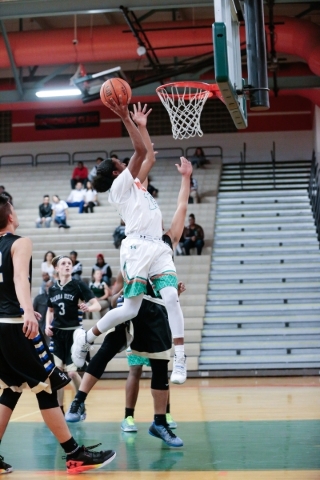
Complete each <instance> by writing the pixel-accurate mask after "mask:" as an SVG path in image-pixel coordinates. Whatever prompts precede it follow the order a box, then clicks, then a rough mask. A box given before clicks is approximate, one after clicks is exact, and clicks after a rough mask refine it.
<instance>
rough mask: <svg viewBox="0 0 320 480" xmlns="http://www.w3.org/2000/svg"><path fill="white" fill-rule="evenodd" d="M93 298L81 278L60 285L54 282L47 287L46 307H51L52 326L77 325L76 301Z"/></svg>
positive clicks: (67, 326)
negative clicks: (52, 313)
mask: <svg viewBox="0 0 320 480" xmlns="http://www.w3.org/2000/svg"><path fill="white" fill-rule="evenodd" d="M92 298H94V295H93V293H92V292H91V291H90V289H89V287H88V286H87V285H86V284H85V283H84V282H82V281H81V280H70V282H68V283H66V284H65V285H63V286H61V285H60V283H59V282H56V283H55V284H54V285H53V286H52V287H50V288H49V298H48V307H51V308H53V311H54V318H53V322H52V326H53V327H56V328H70V327H78V326H79V320H78V302H79V300H84V301H85V302H89V300H91V299H92Z"/></svg>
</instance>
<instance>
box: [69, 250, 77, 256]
mask: <svg viewBox="0 0 320 480" xmlns="http://www.w3.org/2000/svg"><path fill="white" fill-rule="evenodd" d="M70 255H75V256H76V257H77V256H78V252H76V251H75V250H71V252H70Z"/></svg>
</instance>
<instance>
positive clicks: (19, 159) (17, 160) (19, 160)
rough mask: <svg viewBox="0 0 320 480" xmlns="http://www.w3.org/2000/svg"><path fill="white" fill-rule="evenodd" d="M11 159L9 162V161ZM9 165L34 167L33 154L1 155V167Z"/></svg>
mask: <svg viewBox="0 0 320 480" xmlns="http://www.w3.org/2000/svg"><path fill="white" fill-rule="evenodd" d="M8 159H9V161H7V160H8ZM5 165H6V166H7V165H34V157H33V155H32V154H31V153H24V154H20V155H1V156H0V167H1V166H5Z"/></svg>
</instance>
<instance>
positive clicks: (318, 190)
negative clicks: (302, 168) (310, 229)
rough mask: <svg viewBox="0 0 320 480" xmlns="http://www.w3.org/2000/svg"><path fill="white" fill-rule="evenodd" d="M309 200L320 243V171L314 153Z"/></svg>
mask: <svg viewBox="0 0 320 480" xmlns="http://www.w3.org/2000/svg"><path fill="white" fill-rule="evenodd" d="M309 200H310V205H311V208H312V213H313V218H314V223H315V226H316V230H317V236H318V241H320V171H319V166H318V163H317V160H316V155H315V152H314V151H313V153H312V163H311V170H310V180H309Z"/></svg>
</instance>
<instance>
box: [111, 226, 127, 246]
mask: <svg viewBox="0 0 320 480" xmlns="http://www.w3.org/2000/svg"><path fill="white" fill-rule="evenodd" d="M125 229H126V226H125V223H124V221H123V220H121V222H120V225H119V226H118V227H117V228H116V229H115V231H114V232H113V245H114V246H115V247H116V248H120V246H121V242H122V240H124V239H125V238H126V234H125Z"/></svg>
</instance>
